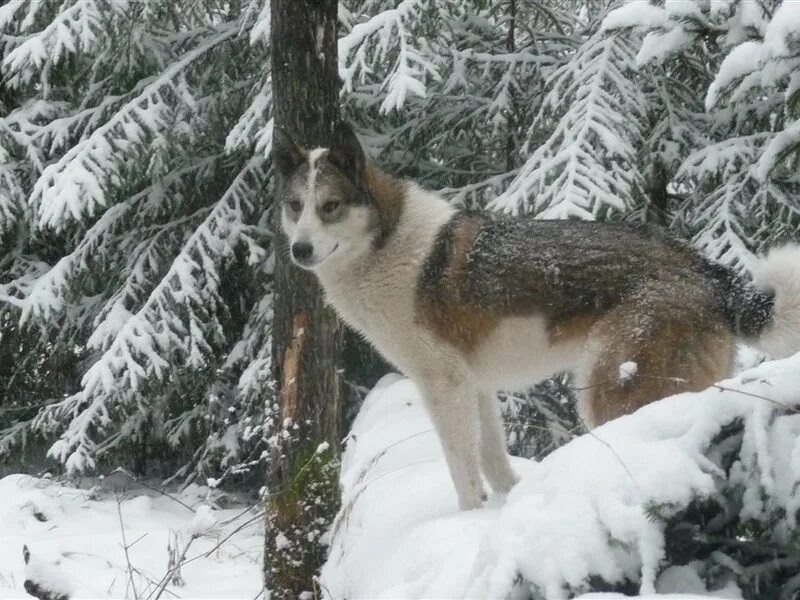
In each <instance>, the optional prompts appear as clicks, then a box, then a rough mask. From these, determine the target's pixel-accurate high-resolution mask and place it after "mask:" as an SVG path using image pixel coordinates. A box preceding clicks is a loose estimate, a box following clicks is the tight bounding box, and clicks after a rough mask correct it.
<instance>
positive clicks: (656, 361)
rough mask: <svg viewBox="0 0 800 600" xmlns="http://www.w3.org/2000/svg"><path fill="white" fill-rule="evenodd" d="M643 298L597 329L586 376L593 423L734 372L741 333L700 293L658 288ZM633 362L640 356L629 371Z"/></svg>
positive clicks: (584, 395) (586, 403) (584, 403)
mask: <svg viewBox="0 0 800 600" xmlns="http://www.w3.org/2000/svg"><path fill="white" fill-rule="evenodd" d="M659 294H661V295H659ZM636 300H637V301H636V302H630V303H627V304H625V305H621V306H619V307H617V308H616V309H615V310H613V311H611V312H610V313H609V314H608V315H606V316H605V317H604V318H603V319H601V320H600V321H598V323H597V324H596V326H595V327H594V328H593V330H592V332H591V333H590V341H589V344H588V350H587V352H588V357H587V360H585V361H584V362H583V365H582V368H581V372H580V373H579V377H578V386H579V388H580V387H583V389H582V390H579V394H580V405H581V413H582V415H583V417H584V419H585V420H586V421H587V425H588V426H590V427H595V426H597V425H601V424H603V423H605V422H606V421H610V420H611V419H615V418H617V417H620V416H622V415H626V414H630V413H632V412H634V411H635V410H637V409H639V408H641V407H642V406H644V405H646V404H648V403H650V402H653V401H655V400H660V399H661V398H665V397H667V396H671V395H673V394H678V393H680V392H688V391H700V390H703V389H705V388H707V387H708V386H710V385H712V384H714V383H715V382H717V381H719V380H720V379H723V378H725V377H727V376H729V375H730V370H731V365H732V363H733V356H734V350H735V338H734V335H733V334H732V333H731V332H730V330H729V328H728V326H727V325H726V323H725V322H724V321H723V320H722V318H721V317H720V316H719V315H717V314H716V313H715V311H714V310H712V309H711V308H708V307H707V306H704V303H703V297H702V296H701V295H700V294H695V295H692V294H690V293H686V294H685V295H683V296H676V295H672V296H670V294H669V290H667V291H659V290H652V292H649V293H648V294H647V295H644V294H643V295H642V297H639V298H637V299H636ZM625 363H633V364H630V365H628V366H627V369H626V368H623V371H626V370H627V372H621V371H620V367H622V366H623V365H625Z"/></svg>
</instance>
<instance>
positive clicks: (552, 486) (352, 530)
mask: <svg viewBox="0 0 800 600" xmlns="http://www.w3.org/2000/svg"><path fill="white" fill-rule="evenodd" d="M722 385H723V386H724V387H725V388H731V389H730V390H727V391H726V390H721V389H716V388H712V389H709V390H706V391H705V392H702V393H697V394H682V395H678V396H674V397H672V398H668V399H666V400H663V401H661V402H657V403H654V404H652V405H649V406H647V407H645V408H643V409H641V410H639V411H638V412H636V413H635V414H633V415H630V416H627V417H623V418H620V419H617V420H616V421H613V422H611V423H608V424H606V425H604V426H602V427H600V428H598V429H597V430H595V431H594V432H593V433H592V434H587V435H584V436H582V437H579V438H577V439H575V440H573V441H571V442H570V443H569V444H567V445H565V446H563V447H562V448H560V449H558V450H556V451H555V452H553V453H552V454H550V455H549V456H548V457H546V458H545V459H544V460H543V461H542V462H540V463H535V462H531V461H527V460H522V459H516V460H515V461H514V466H515V468H516V469H517V471H518V473H519V474H520V476H521V477H522V481H521V482H520V483H519V484H518V485H517V486H516V487H515V488H514V489H513V490H512V491H511V493H510V494H509V495H508V497H507V498H502V497H490V498H489V501H488V503H487V505H486V507H485V508H483V509H482V510H477V511H471V512H458V510H457V501H456V495H455V491H454V488H453V485H452V483H451V481H450V478H449V476H448V473H447V468H446V466H445V463H444V458H443V453H442V450H441V447H440V445H439V442H438V439H437V437H436V435H435V434H434V432H433V430H432V428H431V424H430V421H429V420H428V417H427V415H426V414H425V411H424V409H423V408H422V406H421V402H420V397H419V393H418V391H417V389H416V388H415V386H414V385H413V384H412V383H411V382H410V381H409V380H407V379H402V378H400V377H397V376H389V377H386V378H384V379H383V380H382V381H381V382H380V383H379V384H378V386H377V387H376V388H375V390H374V391H373V392H372V393H371V394H370V396H369V397H368V398H367V400H366V401H365V405H364V407H363V408H362V410H361V413H360V414H359V416H358V418H357V420H356V422H355V424H354V427H353V431H352V434H351V435H350V439H349V443H348V446H347V450H346V453H345V456H344V464H343V472H342V484H343V493H344V497H343V509H342V511H341V513H340V515H339V517H338V520H337V522H336V524H335V525H334V528H333V530H332V546H331V552H330V556H329V559H328V562H327V564H326V565H325V567H324V569H323V572H322V577H321V583H322V588H323V589H325V590H326V591H327V593H328V594H330V596H331V597H333V598H505V597H509V595H510V594H513V592H514V590H515V589H519V588H520V586H521V585H523V584H522V583H521V582H522V581H527V582H531V583H533V584H535V585H536V586H538V588H539V589H540V590H542V591H544V593H545V595H546V597H547V598H561V597H564V596H565V594H566V592H565V589H567V588H571V589H580V587H581V585H582V584H583V583H584V582H585V581H586V579H587V578H588V577H590V576H592V575H599V576H601V577H602V578H603V579H604V580H606V581H621V580H623V579H628V580H632V581H638V582H640V584H641V590H642V593H643V594H652V593H654V592H659V593H672V592H675V593H695V594H704V595H706V596H708V595H712V594H713V595H715V596H718V597H727V598H740V597H741V595H740V592H739V590H738V588H737V587H736V586H735V584H733V583H730V584H729V585H726V586H723V589H721V590H714V591H712V592H709V591H708V590H706V589H705V587H703V585H702V582H701V580H700V578H699V577H698V575H697V574H696V573H695V572H694V571H693V570H692V568H691V567H681V568H675V567H674V568H671V569H668V570H666V571H665V572H664V573H660V561H661V559H662V558H663V556H664V539H663V535H662V530H661V526H660V525H659V523H658V522H657V521H656V520H654V519H651V518H648V515H647V514H646V512H645V506H646V505H647V504H648V503H657V504H659V505H674V506H676V507H685V506H686V505H687V504H688V502H689V501H690V500H691V499H692V497H694V496H697V495H701V496H702V495H704V494H710V493H711V492H712V491H713V490H714V486H715V477H717V476H719V475H720V472H719V468H718V467H717V466H716V465H715V464H714V463H713V462H712V461H711V460H709V459H708V458H706V456H705V455H704V451H706V449H707V448H708V446H709V445H710V442H711V439H712V438H713V437H714V436H715V435H716V434H717V433H718V432H719V430H720V428H721V427H722V425H724V424H727V423H730V422H731V421H733V420H734V419H736V418H738V417H741V418H743V419H744V423H745V430H744V440H743V444H742V460H743V461H747V462H748V464H750V463H753V464H756V463H757V464H758V465H759V469H757V471H758V473H759V474H760V478H756V480H752V479H748V476H746V475H744V473H743V471H744V470H742V472H740V474H739V476H740V477H741V478H742V484H743V485H745V486H748V489H750V488H752V493H750V494H749V495H746V498H749V503H748V502H746V503H745V506H744V508H743V511H750V513H751V514H752V515H756V514H758V512H759V511H760V510H762V507H761V506H759V498H760V497H761V496H760V494H759V493H757V488H758V486H761V485H763V486H765V487H766V486H768V489H770V490H772V491H773V493H774V498H775V501H776V502H778V503H780V504H782V506H783V508H786V509H787V513H789V514H793V513H795V512H796V511H797V509H798V507H800V491H799V490H798V489H797V487H798V486H796V485H795V484H796V482H798V481H800V414H796V413H795V414H789V415H784V416H779V417H777V418H776V419H774V420H773V419H772V418H771V417H772V415H773V413H774V410H775V408H776V406H775V404H774V403H775V402H777V403H782V404H786V405H797V404H800V355H797V356H795V357H794V358H791V359H787V360H784V361H776V362H770V363H765V364H763V365H760V366H758V367H756V368H754V369H750V370H748V371H745V372H744V373H742V374H741V375H739V376H738V377H736V378H734V379H731V380H729V381H726V382H722ZM734 389H735V390H739V391H734ZM742 392H744V393H742ZM750 394H754V395H758V396H765V397H768V398H769V399H770V400H772V402H770V401H766V400H763V399H759V398H756V397H755V396H754V395H750ZM520 591H522V590H520ZM591 597H594V598H603V597H606V598H607V597H609V596H602V595H601V596H597V595H595V596H591ZM612 597H613V596H612Z"/></svg>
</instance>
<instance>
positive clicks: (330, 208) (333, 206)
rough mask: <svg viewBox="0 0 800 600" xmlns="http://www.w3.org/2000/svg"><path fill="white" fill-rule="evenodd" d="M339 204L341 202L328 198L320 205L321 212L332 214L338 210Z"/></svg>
mask: <svg viewBox="0 0 800 600" xmlns="http://www.w3.org/2000/svg"><path fill="white" fill-rule="evenodd" d="M341 204H342V203H341V202H336V201H335V200H329V201H328V202H326V203H325V204H323V205H322V212H324V213H325V214H326V215H330V214H333V213H335V212H336V211H337V210H339V206H341Z"/></svg>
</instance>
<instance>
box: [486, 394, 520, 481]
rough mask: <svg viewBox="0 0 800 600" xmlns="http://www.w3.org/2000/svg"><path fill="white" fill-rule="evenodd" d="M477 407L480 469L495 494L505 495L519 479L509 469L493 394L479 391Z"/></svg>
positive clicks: (501, 426)
mask: <svg viewBox="0 0 800 600" xmlns="http://www.w3.org/2000/svg"><path fill="white" fill-rule="evenodd" d="M478 407H479V411H480V428H481V469H482V470H483V475H484V477H486V481H488V482H489V485H490V486H492V489H493V490H494V491H495V492H500V493H503V494H504V493H507V492H508V491H509V490H510V489H511V488H512V487H514V484H515V483H517V481H518V480H519V477H517V474H516V473H514V469H513V468H512V467H511V461H509V460H508V451H507V449H506V435H505V430H504V429H503V419H502V417H501V415H500V406H499V404H498V402H497V398H496V397H495V395H494V394H492V393H489V392H486V391H483V390H481V391H479V392H478Z"/></svg>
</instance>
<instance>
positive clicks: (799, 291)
mask: <svg viewBox="0 0 800 600" xmlns="http://www.w3.org/2000/svg"><path fill="white" fill-rule="evenodd" d="M753 285H754V287H755V288H756V290H757V294H756V295H757V296H758V297H759V298H761V299H763V300H760V301H759V300H755V301H753V299H751V300H750V301H749V302H748V303H747V304H748V305H749V309H750V312H755V313H757V315H758V314H761V315H763V316H764V317H766V318H764V319H758V321H760V322H761V325H762V326H761V327H758V328H757V329H759V330H760V331H753V332H752V334H755V335H748V336H746V337H750V338H751V341H753V342H754V343H755V345H756V347H758V348H759V349H760V350H761V351H763V352H765V353H766V354H768V355H769V356H770V357H771V358H785V357H787V356H791V355H792V354H794V353H796V352H800V245H797V244H789V245H787V246H782V247H779V248H773V249H772V250H771V251H770V252H769V254H767V256H766V257H764V258H762V259H761V260H760V261H759V263H758V264H757V265H756V268H755V270H754V280H753Z"/></svg>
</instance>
